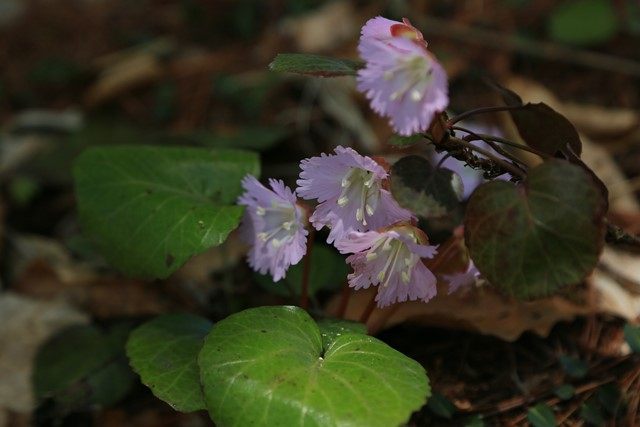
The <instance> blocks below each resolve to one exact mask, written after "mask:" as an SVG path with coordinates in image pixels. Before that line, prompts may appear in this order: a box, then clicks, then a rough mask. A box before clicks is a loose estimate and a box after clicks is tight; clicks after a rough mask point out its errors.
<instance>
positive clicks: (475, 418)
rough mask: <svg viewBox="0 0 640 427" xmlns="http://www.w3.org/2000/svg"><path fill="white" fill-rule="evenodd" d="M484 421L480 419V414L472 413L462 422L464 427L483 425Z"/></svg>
mask: <svg viewBox="0 0 640 427" xmlns="http://www.w3.org/2000/svg"><path fill="white" fill-rule="evenodd" d="M485 426H486V423H485V422H484V420H483V419H482V415H472V416H471V417H469V418H467V419H466V420H465V422H464V427H485Z"/></svg>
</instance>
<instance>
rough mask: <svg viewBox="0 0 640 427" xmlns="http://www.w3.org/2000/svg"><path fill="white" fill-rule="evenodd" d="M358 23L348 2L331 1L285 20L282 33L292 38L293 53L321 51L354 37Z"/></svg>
mask: <svg viewBox="0 0 640 427" xmlns="http://www.w3.org/2000/svg"><path fill="white" fill-rule="evenodd" d="M357 21H358V18H357V17H356V16H355V11H354V8H353V5H352V4H351V2H348V1H333V2H329V3H327V4H326V5H324V6H322V7H319V8H317V9H314V10H313V11H312V12H310V13H307V14H304V15H301V16H298V17H295V18H289V19H286V20H285V21H284V22H283V23H282V31H283V33H284V34H285V35H287V36H289V37H291V38H292V39H293V41H294V43H295V45H296V50H299V51H302V52H311V53H315V52H323V51H327V50H331V49H334V48H335V47H337V46H338V45H339V44H340V43H343V42H344V41H346V40H350V39H351V38H352V37H353V35H354V34H357V32H358V28H357V27H356V22H357ZM327 29H331V30H330V31H327Z"/></svg>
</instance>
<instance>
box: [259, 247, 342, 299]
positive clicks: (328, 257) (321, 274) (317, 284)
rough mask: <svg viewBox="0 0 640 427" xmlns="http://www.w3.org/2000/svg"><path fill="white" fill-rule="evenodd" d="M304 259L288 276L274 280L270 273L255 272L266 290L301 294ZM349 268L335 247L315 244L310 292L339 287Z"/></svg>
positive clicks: (282, 293) (281, 294) (286, 293)
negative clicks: (277, 280)
mask: <svg viewBox="0 0 640 427" xmlns="http://www.w3.org/2000/svg"><path fill="white" fill-rule="evenodd" d="M303 271H304V259H303V260H301V261H300V262H299V263H297V264H296V265H293V266H291V268H289V271H287V275H286V277H285V278H284V279H283V280H281V281H279V282H274V281H273V280H272V279H271V276H269V275H268V274H266V275H265V274H259V273H256V274H255V278H256V281H257V282H258V284H259V285H260V286H261V287H262V288H263V289H265V290H267V291H269V292H271V293H273V294H275V295H280V296H282V297H289V296H291V295H292V294H293V295H294V296H300V292H301V289H302V275H303ZM347 274H349V268H348V267H347V264H346V263H345V261H344V257H343V256H342V255H340V254H339V253H338V252H337V251H336V250H335V249H333V248H330V247H328V246H327V245H324V244H315V245H313V251H312V252H311V271H310V272H309V293H310V294H311V295H315V294H316V293H317V292H318V291H321V290H334V289H338V288H339V287H340V286H341V285H342V284H343V283H344V281H345V280H346V278H347Z"/></svg>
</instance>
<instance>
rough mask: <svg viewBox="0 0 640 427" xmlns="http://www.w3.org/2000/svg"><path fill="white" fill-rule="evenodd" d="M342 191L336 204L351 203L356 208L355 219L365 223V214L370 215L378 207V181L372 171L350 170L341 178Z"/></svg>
mask: <svg viewBox="0 0 640 427" xmlns="http://www.w3.org/2000/svg"><path fill="white" fill-rule="evenodd" d="M341 186H342V191H341V192H340V197H339V198H338V206H340V207H345V206H347V205H351V206H353V207H355V208H356V212H355V215H356V221H358V222H360V223H362V225H367V219H366V216H371V215H373V213H374V212H375V211H376V208H377V207H378V199H379V198H380V182H379V180H377V179H376V176H375V175H374V173H373V172H370V171H368V170H365V169H360V168H351V170H350V171H349V172H348V173H347V174H346V175H345V176H344V178H342V183H341Z"/></svg>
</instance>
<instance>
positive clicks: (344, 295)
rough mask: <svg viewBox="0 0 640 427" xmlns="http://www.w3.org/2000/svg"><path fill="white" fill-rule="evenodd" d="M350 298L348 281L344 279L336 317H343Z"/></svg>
mask: <svg viewBox="0 0 640 427" xmlns="http://www.w3.org/2000/svg"><path fill="white" fill-rule="evenodd" d="M350 299H351V288H350V287H349V281H348V280H345V281H344V284H343V285H342V292H341V293H340V306H339V307H338V312H337V313H336V317H338V318H340V319H344V315H345V314H346V313H347V307H348V306H349V300H350Z"/></svg>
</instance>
